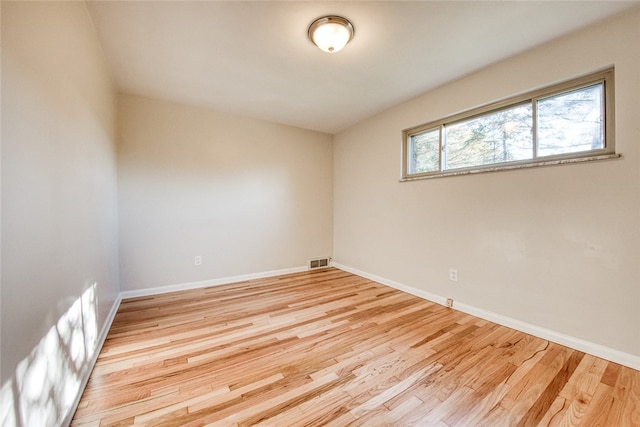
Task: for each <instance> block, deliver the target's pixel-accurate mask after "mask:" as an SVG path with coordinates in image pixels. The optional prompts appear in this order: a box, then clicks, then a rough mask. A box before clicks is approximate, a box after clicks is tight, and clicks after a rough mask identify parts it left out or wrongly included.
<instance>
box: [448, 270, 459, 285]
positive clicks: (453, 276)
mask: <svg viewBox="0 0 640 427" xmlns="http://www.w3.org/2000/svg"><path fill="white" fill-rule="evenodd" d="M449 280H451V281H452V282H457V281H458V270H456V269H455V268H450V269H449Z"/></svg>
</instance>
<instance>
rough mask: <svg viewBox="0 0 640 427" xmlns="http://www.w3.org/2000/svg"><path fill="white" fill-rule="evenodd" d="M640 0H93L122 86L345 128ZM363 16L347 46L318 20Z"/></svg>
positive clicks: (309, 125) (317, 126)
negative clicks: (316, 33) (320, 30)
mask: <svg viewBox="0 0 640 427" xmlns="http://www.w3.org/2000/svg"><path fill="white" fill-rule="evenodd" d="M638 4H640V2H638V1H623V2H616V1H602V2H600V1H497V2H484V1H470V2H458V1H422V2H420V1H418V2H416V1H413V2H403V1H390V2H381V1H373V2H366V1H356V2H328V1H312V2H306V1H290V2H275V1H255V2H245V1H228V2H219V1H88V2H87V7H88V10H89V13H90V15H91V17H92V19H93V21H94V24H95V26H96V29H97V32H98V35H99V37H100V39H101V42H102V44H103V47H104V50H105V53H106V56H107V59H108V61H109V63H110V66H111V68H112V70H113V74H114V77H115V80H116V83H117V85H118V89H119V90H120V91H123V92H128V93H135V94H140V95H145V96H150V97H155V98H163V99H168V100H173V101H177V102H182V103H187V104H193V105H200V106H206V107H210V108H213V109H216V110H219V111H224V112H228V113H234V114H240V115H243V116H248V117H254V118H258V119H263V120H268V121H272V122H276V123H283V124H287V125H291V126H297V127H302V128H306V129H312V130H318V131H323V132H328V133H336V132H338V131H340V130H342V129H345V128H346V127H348V126H350V125H352V124H354V123H356V122H358V121H360V120H362V119H364V118H366V117H369V116H371V115H373V114H376V113H378V112H380V111H382V110H384V109H386V108H389V107H391V106H393V105H395V104H398V103H400V102H402V101H404V100H406V99H409V98H412V97H414V96H417V95H419V94H421V93H424V92H426V91H427V90H429V89H431V88H434V87H436V86H439V85H441V84H443V83H446V82H448V81H451V80H454V79H457V78H459V77H461V76H463V75H465V74H469V73H471V72H473V71H474V70H477V69H480V68H482V67H485V66H487V65H489V64H491V63H494V62H497V61H500V60H502V59H505V58H507V57H509V56H512V55H514V54H516V53H518V52H522V51H524V50H527V49H530V48H532V47H534V46H536V45H539V44H541V43H544V42H547V41H549V40H551V39H554V38H556V37H558V36H560V35H563V34H566V33H569V32H571V31H574V30H576V29H578V28H580V27H583V26H586V25H588V24H591V23H593V22H595V21H598V20H601V19H604V18H606V17H608V16H610V15H613V14H617V13H620V12H622V11H623V10H625V9H627V8H631V7H636V6H638ZM326 14H337V15H342V16H345V17H347V18H348V19H350V20H351V21H352V22H353V24H354V26H355V30H356V31H355V37H354V39H353V41H352V42H351V43H350V44H349V45H347V47H346V48H345V49H344V50H342V51H341V52H338V53H335V54H328V53H324V52H322V51H320V50H319V49H318V48H317V47H315V46H314V45H313V44H312V43H311V42H310V41H309V40H308V39H307V28H308V26H309V24H310V23H311V22H312V21H313V20H315V19H316V18H318V17H320V16H322V15H326Z"/></svg>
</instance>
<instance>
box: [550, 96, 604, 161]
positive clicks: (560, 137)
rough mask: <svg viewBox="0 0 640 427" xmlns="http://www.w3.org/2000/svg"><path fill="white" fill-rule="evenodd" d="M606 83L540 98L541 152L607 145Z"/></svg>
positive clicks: (586, 149)
mask: <svg viewBox="0 0 640 427" xmlns="http://www.w3.org/2000/svg"><path fill="white" fill-rule="evenodd" d="M603 97H604V94H603V85H602V83H599V84H597V85H594V86H589V87H586V88H582V89H578V90H574V91H572V92H568V93H564V94H560V95H556V96H551V97H549V98H544V99H540V100H539V101H538V105H537V106H538V117H537V125H538V155H539V156H552V155H557V154H565V153H575V152H579V151H589V150H596V149H599V148H604V124H603V123H604V120H603V119H604V118H603V114H602V111H603V108H602V103H603Z"/></svg>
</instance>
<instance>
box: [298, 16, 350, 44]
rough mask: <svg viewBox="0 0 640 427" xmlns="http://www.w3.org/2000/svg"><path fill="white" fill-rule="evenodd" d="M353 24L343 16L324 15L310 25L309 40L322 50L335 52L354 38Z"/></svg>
mask: <svg viewBox="0 0 640 427" xmlns="http://www.w3.org/2000/svg"><path fill="white" fill-rule="evenodd" d="M354 33H355V30H354V28H353V24H351V22H349V20H348V19H346V18H343V17H342V16H335V15H329V16H323V17H322V18H318V19H316V20H315V21H313V23H312V24H311V25H310V26H309V33H308V34H309V40H311V41H312V42H313V43H314V44H315V45H316V46H318V47H319V48H320V49H321V50H323V51H325V52H329V53H335V52H337V51H339V50H340V49H342V48H343V47H345V46H346V45H347V43H349V42H350V41H351V39H352V38H353V34H354Z"/></svg>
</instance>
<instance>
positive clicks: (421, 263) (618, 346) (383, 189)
mask: <svg viewBox="0 0 640 427" xmlns="http://www.w3.org/2000/svg"><path fill="white" fill-rule="evenodd" d="M639 44H640V10H638V9H637V8H636V9H635V11H634V12H633V13H627V14H625V15H624V16H621V17H618V18H616V19H613V20H610V21H607V22H605V23H602V24H600V25H597V26H594V27H590V28H588V29H586V30H584V31H581V32H579V33H576V34H574V35H572V36H570V37H566V38H563V39H560V40H557V41H554V42H553V43H550V44H548V45H545V46H542V47H540V48H538V49H535V50H533V51H530V52H527V53H525V54H522V55H519V56H517V57H514V58H512V59H510V60H507V61H505V62H502V63H499V64H496V65H494V66H492V67H489V68H487V69H484V70H482V71H480V72H477V73H474V74H472V75H470V76H468V77H466V78H463V79H461V80H459V81H456V82H453V83H451V84H448V85H446V86H444V87H441V88H439V89H437V90H434V91H432V92H429V93H426V94H424V95H423V96H420V97H418V98H415V99H413V100H411V101H409V102H406V103H403V104H402V105H400V106H398V107H396V108H393V109H391V110H388V111H386V112H385V113H383V114H380V115H378V116H376V117H372V118H370V119H368V120H366V121H364V122H362V123H360V124H358V125H357V126H354V127H352V128H351V129H348V130H346V131H344V132H342V133H340V134H338V135H336V137H335V140H334V157H335V160H334V256H335V260H336V262H337V263H339V264H342V265H345V266H348V267H351V268H352V269H357V270H360V271H364V272H367V273H369V274H372V275H377V276H379V277H383V278H386V279H389V280H392V281H395V282H397V283H400V284H403V285H406V286H410V287H413V288H416V289H418V290H422V291H425V292H430V293H432V294H435V295H438V296H442V297H451V298H454V299H455V300H456V301H458V302H461V303H464V304H468V305H470V306H474V307H477V308H480V309H484V310H487V311H489V312H493V313H496V314H498V315H500V316H506V317H509V318H512V319H516V320H519V321H523V322H527V323H529V324H532V325H536V326H538V327H541V328H547V329H549V330H553V331H556V332H559V333H561V334H566V335H569V336H572V337H576V338H581V339H584V340H587V341H590V342H592V343H596V344H600V345H603V346H607V347H609V348H612V349H615V350H619V351H621V352H624V353H627V354H631V355H636V356H640V332H639V331H640V328H639V327H638V325H640V310H638V307H639V305H640V286H639V283H640V282H639V280H640V275H639V273H640V267H639V266H640V259H639V254H640V167H639V166H640V159H639V155H640V128H639V123H640V120H639V118H640V102H639V101H638V99H640V55H638V45H639ZM612 64H613V65H615V67H616V122H617V125H616V126H617V127H616V132H617V138H616V147H617V151H618V152H619V153H621V154H622V156H623V158H622V159H620V160H611V161H605V162H593V163H588V164H577V165H564V166H557V167H547V168H535V169H527V170H516V171H507V172H497V173H487V174H481V175H474V176H459V177H448V178H439V179H431V180H421V181H415V182H405V183H400V182H398V179H399V177H400V162H401V154H400V149H401V131H402V129H405V128H408V127H412V126H415V125H418V124H421V123H425V122H429V121H432V120H435V119H438V118H441V117H445V116H449V115H451V114H454V113H457V112H460V111H463V110H467V109H470V108H472V107H476V106H479V105H482V104H486V103H489V102H491V101H494V100H497V99H500V98H504V97H507V96H509V95H513V94H517V93H521V92H524V91H527V90H530V89H533V88H537V87H540V86H544V85H548V84H550V83H554V82H557V81H562V80H565V79H570V78H572V77H575V76H580V75H583V74H586V73H590V72H592V71H595V70H598V69H602V68H604V67H608V66H610V65H612ZM449 268H457V269H458V270H459V282H457V283H455V284H454V283H453V282H450V281H449V280H448V270H449Z"/></svg>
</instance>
